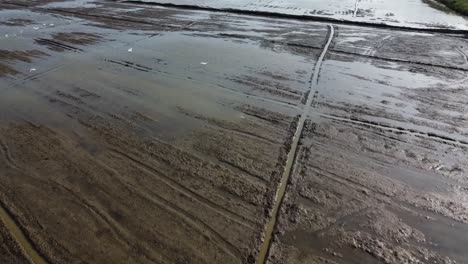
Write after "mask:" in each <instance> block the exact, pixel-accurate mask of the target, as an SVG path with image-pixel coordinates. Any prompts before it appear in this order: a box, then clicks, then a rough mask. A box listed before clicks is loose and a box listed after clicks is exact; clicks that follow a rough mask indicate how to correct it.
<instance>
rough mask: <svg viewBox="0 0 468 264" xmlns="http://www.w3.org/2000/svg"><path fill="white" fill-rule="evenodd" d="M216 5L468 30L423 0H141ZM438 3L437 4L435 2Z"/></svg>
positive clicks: (456, 17)
mask: <svg viewBox="0 0 468 264" xmlns="http://www.w3.org/2000/svg"><path fill="white" fill-rule="evenodd" d="M141 2H153V3H171V4H178V5H194V6H202V7H213V8H219V9H223V8H231V9H240V10H253V11H267V12H274V13H280V14H293V15H310V16H318V17H329V18H335V19H338V20H346V21H357V22H370V23H384V24H388V25H396V26H408V27H414V28H454V29H468V21H467V20H466V19H465V18H463V17H461V16H459V15H457V14H454V13H451V12H449V11H447V10H446V9H440V8H434V6H433V5H430V4H428V3H426V2H425V1H422V0H411V1H408V0H397V1H395V0H385V1H378V0H371V1H359V0H345V1H343V0H333V1H329V0H313V1H304V0H294V1H283V0H267V1H259V2H258V1H250V0H243V1H191V0H171V1H167V0H142V1H141ZM436 6H437V5H436Z"/></svg>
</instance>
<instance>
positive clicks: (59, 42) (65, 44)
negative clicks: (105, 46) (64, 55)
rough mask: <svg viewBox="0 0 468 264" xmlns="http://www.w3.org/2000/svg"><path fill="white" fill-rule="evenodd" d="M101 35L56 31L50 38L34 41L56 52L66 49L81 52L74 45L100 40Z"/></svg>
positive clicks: (88, 43)
mask: <svg viewBox="0 0 468 264" xmlns="http://www.w3.org/2000/svg"><path fill="white" fill-rule="evenodd" d="M101 39H102V37H101V36H100V35H97V34H93V33H85V32H71V33H56V34H53V35H52V38H51V39H46V38H38V39H35V42H36V43H37V44H40V45H44V46H46V47H47V48H48V49H50V50H53V51H58V52H63V51H66V50H69V51H75V52H81V51H83V50H82V49H80V48H77V47H75V46H88V45H92V44H96V43H98V42H99V41H101Z"/></svg>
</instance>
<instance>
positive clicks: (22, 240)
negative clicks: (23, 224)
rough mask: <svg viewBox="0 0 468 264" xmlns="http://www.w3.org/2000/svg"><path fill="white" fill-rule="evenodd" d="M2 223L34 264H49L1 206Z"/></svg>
mask: <svg viewBox="0 0 468 264" xmlns="http://www.w3.org/2000/svg"><path fill="white" fill-rule="evenodd" d="M0 221H2V222H3V223H4V224H5V226H6V228H7V229H8V231H9V232H10V234H11V236H12V237H13V238H14V239H15V240H16V242H17V243H18V244H19V245H20V247H21V248H22V249H23V250H24V253H25V254H26V255H27V256H28V257H29V258H30V259H31V260H32V262H33V263H34V264H47V261H46V260H45V259H44V258H43V257H42V256H41V255H40V254H39V253H38V252H37V251H36V249H35V248H34V246H33V245H32V244H31V242H30V241H29V239H28V238H27V237H26V236H25V235H24V233H23V231H21V229H20V228H19V226H18V225H17V224H16V222H15V220H14V219H13V218H12V217H11V216H10V213H9V212H8V211H6V210H5V208H3V206H2V205H1V204H0Z"/></svg>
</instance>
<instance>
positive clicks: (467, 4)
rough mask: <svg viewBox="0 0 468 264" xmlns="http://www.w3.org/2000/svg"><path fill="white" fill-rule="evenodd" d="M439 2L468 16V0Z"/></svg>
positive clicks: (440, 0) (443, 0)
mask: <svg viewBox="0 0 468 264" xmlns="http://www.w3.org/2000/svg"><path fill="white" fill-rule="evenodd" d="M438 1H439V2H441V3H443V4H444V5H446V6H448V7H449V8H451V9H453V10H455V11H457V12H459V13H461V14H463V15H468V0H438Z"/></svg>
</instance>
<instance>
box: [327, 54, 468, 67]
mask: <svg viewBox="0 0 468 264" xmlns="http://www.w3.org/2000/svg"><path fill="white" fill-rule="evenodd" d="M330 53H331V54H348V55H353V56H358V57H363V58H370V59H376V60H381V61H389V62H398V63H408V64H415V65H422V66H426V67H437V68H441V69H449V70H457V71H464V72H468V69H467V68H464V67H455V66H449V65H441V64H432V63H425V62H420V61H415V60H403V59H397V58H388V57H383V56H376V55H367V54H361V53H357V52H350V51H343V50H338V49H331V50H330Z"/></svg>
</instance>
